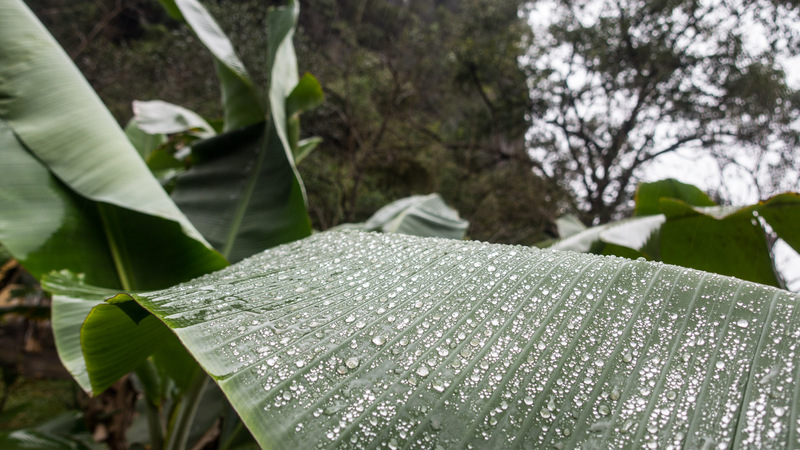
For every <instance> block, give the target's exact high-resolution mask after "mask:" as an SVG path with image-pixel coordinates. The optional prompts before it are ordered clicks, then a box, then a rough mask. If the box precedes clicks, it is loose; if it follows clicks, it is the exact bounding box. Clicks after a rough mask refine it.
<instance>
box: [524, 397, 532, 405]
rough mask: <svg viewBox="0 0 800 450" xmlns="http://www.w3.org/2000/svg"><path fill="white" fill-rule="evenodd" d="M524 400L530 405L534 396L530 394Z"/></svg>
mask: <svg viewBox="0 0 800 450" xmlns="http://www.w3.org/2000/svg"><path fill="white" fill-rule="evenodd" d="M522 401H524V402H525V404H526V405H528V406H530V405H532V404H533V397H531V396H530V395H528V396H526V397H525V398H524V399H523V400H522Z"/></svg>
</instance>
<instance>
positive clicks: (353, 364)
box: [344, 356, 359, 369]
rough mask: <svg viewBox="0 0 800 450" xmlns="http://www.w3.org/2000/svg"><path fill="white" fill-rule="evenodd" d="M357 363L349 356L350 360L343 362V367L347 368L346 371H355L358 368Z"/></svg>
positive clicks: (356, 360)
mask: <svg viewBox="0 0 800 450" xmlns="http://www.w3.org/2000/svg"><path fill="white" fill-rule="evenodd" d="M358 362H359V361H358V358H356V357H355V356H351V357H350V358H347V360H346V361H345V362H344V365H345V366H347V368H348V369H355V368H356V367H358Z"/></svg>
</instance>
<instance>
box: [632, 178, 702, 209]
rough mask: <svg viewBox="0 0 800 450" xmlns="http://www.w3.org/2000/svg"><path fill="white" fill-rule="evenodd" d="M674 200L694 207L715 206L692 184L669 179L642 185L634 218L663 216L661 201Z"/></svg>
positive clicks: (639, 187)
mask: <svg viewBox="0 0 800 450" xmlns="http://www.w3.org/2000/svg"><path fill="white" fill-rule="evenodd" d="M662 198H673V199H677V200H681V201H683V202H686V203H687V204H689V205H694V206H714V205H716V203H714V202H713V201H712V200H711V199H710V198H709V197H708V195H706V193H705V192H703V191H701V190H700V189H699V188H698V187H696V186H693V185H691V184H686V183H681V182H680V181H678V180H675V179H673V178H669V179H666V180H661V181H656V182H653V183H641V184H639V186H638V187H637V189H636V209H635V210H634V212H633V215H634V216H649V215H653V214H661V207H660V206H659V200H660V199H662Z"/></svg>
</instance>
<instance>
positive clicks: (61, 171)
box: [0, 0, 202, 241]
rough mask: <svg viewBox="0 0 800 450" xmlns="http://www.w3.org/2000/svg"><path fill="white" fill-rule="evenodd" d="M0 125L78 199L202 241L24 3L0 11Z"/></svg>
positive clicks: (14, 2)
mask: <svg viewBox="0 0 800 450" xmlns="http://www.w3.org/2000/svg"><path fill="white" fill-rule="evenodd" d="M0 119H2V120H3V121H5V122H6V124H7V126H8V129H10V130H11V131H12V132H13V133H14V135H15V136H16V137H17V139H19V141H20V142H21V143H22V144H23V145H24V146H25V148H27V149H28V150H29V151H30V152H31V153H33V154H34V155H35V156H36V158H37V159H38V160H39V161H41V163H42V164H43V165H44V166H46V167H47V168H48V170H50V171H51V172H52V173H53V174H54V175H55V176H56V177H57V178H58V179H59V180H60V181H61V182H63V183H65V184H66V185H67V186H69V187H70V188H71V189H72V190H74V191H75V192H77V193H78V194H79V195H81V196H83V197H85V198H88V199H91V200H93V201H97V202H104V203H108V204H110V205H116V206H119V207H122V208H126V209H129V210H133V211H139V212H142V213H145V214H150V215H153V216H159V217H163V218H166V219H169V220H173V221H175V222H178V223H180V224H181V227H182V229H183V231H184V233H186V234H187V235H188V236H191V237H194V238H196V239H198V240H200V241H202V237H200V235H199V233H197V231H196V230H195V229H194V227H192V226H191V224H190V223H189V222H188V220H187V219H186V218H185V217H184V216H183V215H182V214H181V213H180V211H179V210H178V209H177V208H176V207H175V205H174V204H173V203H172V201H171V200H170V199H169V196H167V195H166V193H165V192H164V190H163V189H162V188H161V186H160V185H159V184H158V182H157V181H156V180H155V179H154V178H153V177H152V176H150V171H149V170H148V169H147V166H146V165H145V164H144V161H143V160H142V159H141V158H140V157H139V156H138V154H137V152H136V150H135V149H134V148H133V146H132V145H131V144H130V142H129V141H128V139H127V138H126V137H125V134H124V133H123V131H122V130H121V129H120V127H119V126H118V125H117V123H116V121H115V120H114V118H113V116H112V115H111V114H110V113H109V112H108V110H107V109H106V108H105V107H104V106H103V104H102V103H101V101H100V99H99V98H98V97H97V94H95V92H94V91H93V90H92V88H91V87H90V86H89V83H88V82H87V81H86V80H85V79H84V78H83V76H82V75H81V74H80V72H78V70H77V69H76V68H75V66H74V65H73V64H72V61H71V60H70V59H69V57H68V56H67V55H66V54H65V53H64V51H63V50H62V49H61V48H60V47H59V46H58V44H57V43H56V41H55V40H54V39H53V37H52V36H50V34H49V33H48V32H47V30H46V29H45V28H44V26H43V25H42V24H41V23H40V22H39V21H38V20H37V19H36V17H35V16H34V15H33V13H32V12H31V11H30V10H29V9H28V8H27V7H26V6H25V5H24V4H23V3H22V2H21V1H19V0H8V1H4V2H2V3H0ZM75 161H91V163H85V164H76V163H75Z"/></svg>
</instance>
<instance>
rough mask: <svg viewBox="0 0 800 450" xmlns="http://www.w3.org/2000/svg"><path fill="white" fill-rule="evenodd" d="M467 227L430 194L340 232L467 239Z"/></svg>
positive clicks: (389, 207) (390, 206) (381, 211)
mask: <svg viewBox="0 0 800 450" xmlns="http://www.w3.org/2000/svg"><path fill="white" fill-rule="evenodd" d="M467 227H469V222H467V221H466V220H463V219H462V218H461V217H459V215H458V211H456V210H454V209H453V208H450V207H449V206H447V204H446V203H445V202H444V200H442V197H441V196H440V195H439V194H429V195H414V196H411V197H406V198H401V199H400V200H396V201H394V202H392V203H389V204H388V205H386V206H384V207H382V208H381V209H379V210H378V211H376V212H375V214H373V215H372V217H370V218H369V219H367V221H366V222H363V223H346V224H342V225H339V226H338V227H337V228H338V229H356V230H363V231H382V232H385V233H402V234H410V235H412V236H422V237H443V238H450V239H464V235H465V233H466V232H467Z"/></svg>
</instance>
